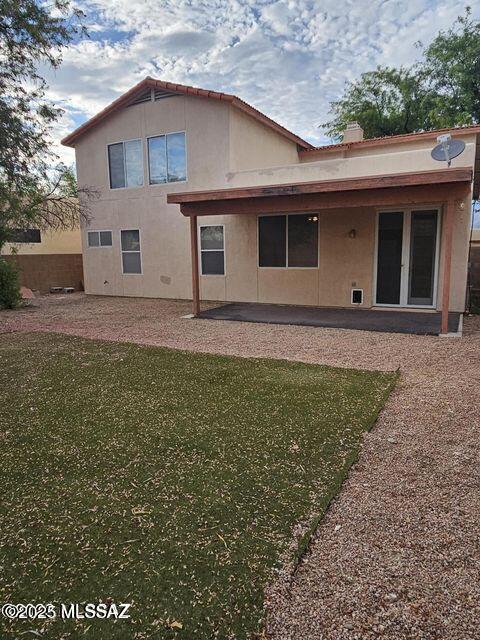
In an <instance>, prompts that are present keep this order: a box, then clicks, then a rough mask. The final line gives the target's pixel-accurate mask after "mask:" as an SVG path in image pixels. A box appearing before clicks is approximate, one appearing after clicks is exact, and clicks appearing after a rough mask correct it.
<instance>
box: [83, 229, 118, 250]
mask: <svg viewBox="0 0 480 640" xmlns="http://www.w3.org/2000/svg"><path fill="white" fill-rule="evenodd" d="M87 238H88V246H89V247H111V246H112V232H111V231H89V232H88V233H87Z"/></svg>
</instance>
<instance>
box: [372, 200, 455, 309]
mask: <svg viewBox="0 0 480 640" xmlns="http://www.w3.org/2000/svg"><path fill="white" fill-rule="evenodd" d="M433 210H435V211H436V212H437V236H436V240H435V243H436V244H435V264H434V271H433V292H432V299H433V303H432V304H408V287H409V284H410V283H409V279H410V275H409V274H410V240H411V223H412V213H413V212H415V211H433ZM389 212H398V213H403V235H402V272H401V280H400V301H399V303H398V304H393V303H386V302H377V268H378V225H379V219H380V214H381V213H389ZM442 224H443V207H442V205H441V204H438V203H436V204H428V203H427V204H422V205H415V206H413V207H412V206H402V205H399V206H398V207H393V206H392V207H377V208H376V210H375V250H374V254H373V291H372V294H373V295H372V298H373V301H374V302H373V306H374V307H391V308H393V309H436V308H437V301H438V271H439V265H440V253H441V251H442V247H441V246H440V243H441V237H442V234H441V227H442Z"/></svg>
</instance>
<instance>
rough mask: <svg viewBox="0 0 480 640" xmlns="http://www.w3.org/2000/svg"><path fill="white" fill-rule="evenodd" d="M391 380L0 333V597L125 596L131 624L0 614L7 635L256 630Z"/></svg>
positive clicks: (193, 634) (192, 634) (184, 634)
mask: <svg viewBox="0 0 480 640" xmlns="http://www.w3.org/2000/svg"><path fill="white" fill-rule="evenodd" d="M394 381H395V375H394V374H384V373H376V372H360V371H354V370H349V369H334V368H330V367H321V366H313V365H306V364H300V363H294V362H286V361H280V360H266V359H243V358H231V357H223V356H213V355H203V354H194V353H186V352H183V351H173V350H168V349H160V348H153V347H141V346H137V345H132V344H123V343H122V344H120V343H106V342H98V341H89V340H83V339H80V338H74V337H67V336H60V335H54V334H10V335H3V336H0V429H1V431H0V435H1V447H0V473H1V478H0V492H1V503H0V563H1V565H2V570H1V574H0V602H14V603H18V602H23V603H27V602H33V603H40V602H45V603H54V604H58V603H61V602H68V603H70V602H78V603H86V602H98V601H104V600H106V599H107V598H112V599H113V601H114V602H116V603H121V602H122V603H123V602H131V603H132V607H131V609H130V613H131V619H130V620H127V621H123V620H118V621H116V622H113V621H112V620H102V621H98V620H95V621H91V620H89V621H85V620H81V621H78V622H72V621H63V620H60V619H58V618H57V619H55V620H53V621H38V620H37V621H35V622H30V621H17V622H15V623H9V622H7V621H5V620H2V621H0V624H2V625H3V629H2V631H1V633H0V637H1V638H2V639H3V638H18V637H19V634H20V633H22V632H27V633H26V634H25V635H24V636H22V637H25V638H30V637H31V638H34V637H39V636H38V634H41V635H40V637H46V638H48V639H49V640H50V639H56V640H60V639H62V640H63V639H64V638H84V637H86V638H92V639H93V640H99V639H101V640H109V639H111V638H122V639H123V638H125V639H130V638H135V639H140V638H196V639H199V640H202V639H207V638H208V639H210V638H236V639H241V638H248V637H250V636H251V634H252V633H253V632H255V631H256V630H258V629H259V628H261V620H262V609H263V592H264V587H265V585H266V584H267V583H268V581H269V579H271V577H272V572H273V569H274V568H275V567H276V566H278V562H279V557H280V556H281V554H282V552H285V551H286V550H287V548H288V546H289V543H291V541H292V535H293V533H292V532H293V528H294V527H295V525H296V524H297V523H299V522H302V523H304V524H306V525H308V524H310V525H311V526H312V525H313V523H315V522H316V521H317V519H318V517H319V516H320V515H321V514H322V512H323V511H324V510H325V507H326V506H327V504H328V502H329V501H330V499H331V498H332V496H334V495H335V494H336V493H337V492H338V490H339V488H340V485H341V482H342V481H343V479H344V478H345V475H346V473H347V471H348V468H349V467H350V465H351V464H352V462H353V461H354V460H355V458H356V456H357V453H358V449H359V445H360V442H361V439H362V435H363V433H364V432H365V431H366V430H368V429H369V428H370V427H371V426H372V425H373V423H374V421H375V419H376V416H377V414H378V411H379V410H380V409H381V407H382V406H383V404H384V402H385V400H386V398H387V396H388V393H389V391H390V389H391V388H392V385H393V384H394ZM305 542H306V539H305V538H303V539H300V540H299V541H298V548H297V553H299V550H300V549H302V548H303V547H304V545H305ZM172 623H180V624H181V625H182V629H180V628H179V624H173V628H172ZM32 632H37V635H36V634H35V633H32Z"/></svg>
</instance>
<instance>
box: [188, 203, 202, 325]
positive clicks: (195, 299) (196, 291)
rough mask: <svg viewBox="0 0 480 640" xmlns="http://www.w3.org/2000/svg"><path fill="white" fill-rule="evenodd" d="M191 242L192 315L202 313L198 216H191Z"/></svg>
mask: <svg viewBox="0 0 480 640" xmlns="http://www.w3.org/2000/svg"><path fill="white" fill-rule="evenodd" d="M190 241H191V256H192V313H193V315H194V316H198V314H199V313H200V280H199V277H198V232H197V216H190Z"/></svg>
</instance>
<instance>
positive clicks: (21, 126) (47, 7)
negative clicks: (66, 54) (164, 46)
mask: <svg viewBox="0 0 480 640" xmlns="http://www.w3.org/2000/svg"><path fill="white" fill-rule="evenodd" d="M81 17H82V13H81V12H80V11H78V10H77V9H74V8H72V6H71V3H70V1H69V0H54V1H53V2H52V3H44V2H38V1H36V0H17V1H15V2H12V1H11V0H0V127H1V132H2V134H1V136H0V230H1V229H3V230H4V231H0V246H1V242H2V240H3V238H4V237H5V236H6V235H8V232H6V231H5V230H6V229H8V228H9V227H14V228H17V229H18V228H31V227H37V228H45V227H50V228H52V227H53V228H66V227H71V226H72V225H73V224H78V215H79V207H78V204H76V205H75V203H74V201H73V200H72V199H71V198H70V200H68V201H66V202H65V200H63V201H62V206H57V203H58V202H60V201H61V196H62V194H61V192H60V191H59V185H60V184H61V183H62V182H63V181H64V180H63V178H62V174H63V172H64V171H65V167H63V166H62V165H58V166H57V167H56V169H55V170H53V171H52V168H53V167H54V166H55V164H56V163H57V161H58V158H57V157H56V156H55V154H54V153H53V152H52V150H51V146H52V141H51V138H50V135H49V132H50V128H51V126H52V124H53V123H54V122H55V121H56V120H57V119H58V117H59V116H60V114H61V110H60V109H59V108H57V107H56V106H55V105H54V104H52V103H51V102H50V101H49V100H47V98H46V96H45V90H46V88H47V85H46V82H45V80H44V79H43V78H42V77H41V76H40V75H39V73H38V71H37V69H38V67H39V66H44V67H45V66H47V67H48V66H50V67H53V68H57V67H58V66H59V65H60V63H61V50H62V48H63V47H65V46H66V45H68V44H69V43H70V42H71V40H72V38H73V37H74V35H75V34H77V33H78V32H79V31H82V26H81V23H80V20H81ZM74 195H75V197H76V196H77V195H78V190H75V192H74ZM47 201H48V206H47V205H46V203H47Z"/></svg>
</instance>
